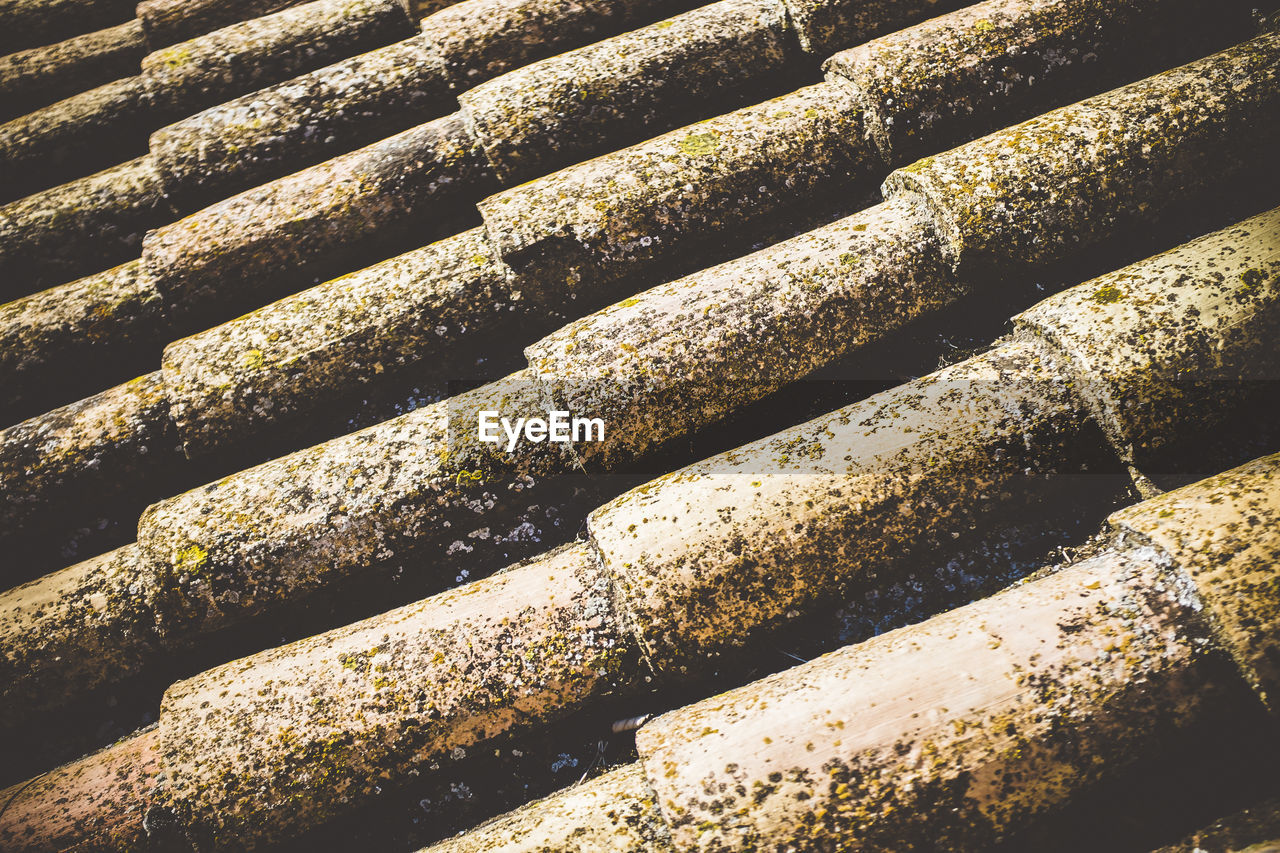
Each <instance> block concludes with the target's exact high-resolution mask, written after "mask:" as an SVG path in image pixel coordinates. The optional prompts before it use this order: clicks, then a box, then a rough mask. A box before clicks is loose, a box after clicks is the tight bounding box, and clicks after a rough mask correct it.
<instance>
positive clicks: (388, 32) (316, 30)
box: [142, 0, 413, 114]
mask: <svg viewBox="0 0 1280 853" xmlns="http://www.w3.org/2000/svg"><path fill="white" fill-rule="evenodd" d="M412 34H413V22H412V21H410V20H409V13H408V10H407V9H406V8H405V6H404V4H403V3H402V2H401V0H314V2H311V3H305V4H303V5H301V6H294V7H293V8H291V9H285V10H284V11H281V12H277V13H275V14H274V15H268V16H266V17H262V18H255V19H253V20H247V21H242V22H240V23H238V24H234V25H232V26H229V27H225V28H223V29H220V30H217V31H215V32H211V33H208V34H206V35H202V36H199V37H198V38H194V39H191V40H190V41H184V42H182V43H180V44H175V45H172V46H170V47H166V48H163V49H161V50H157V51H155V52H154V53H152V54H150V55H148V56H147V58H146V59H145V60H143V62H142V75H143V77H144V78H145V80H146V85H147V91H148V93H150V95H151V97H152V98H153V99H155V100H156V101H158V102H159V103H161V104H165V105H168V106H171V107H174V108H179V109H181V110H182V111H183V113H184V114H190V113H192V112H195V111H196V110H198V109H200V108H202V107H206V106H209V105H211V104H217V103H220V102H222V101H224V100H227V99H228V98H233V97H235V96H237V95H241V94H244V93H246V92H252V91H254V90H256V89H260V88H262V87H263V86H268V85H271V84H272V83H278V82H280V81H281V80H288V79H289V78H290V77H295V76H297V75H299V74H303V73H305V72H307V71H311V70H313V69H315V68H319V67H321V66H324V65H328V64H329V63H330V62H335V61H337V60H339V59H345V58H346V57H348V56H352V55H354V54H357V53H363V52H364V51H366V50H372V49H373V48H376V47H381V46H382V45H384V44H388V43H390V42H393V41H396V40H398V39H402V38H406V37H407V36H410V35H412Z"/></svg>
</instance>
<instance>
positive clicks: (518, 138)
mask: <svg viewBox="0 0 1280 853" xmlns="http://www.w3.org/2000/svg"><path fill="white" fill-rule="evenodd" d="M789 44H790V42H789V33H788V32H787V29H786V21H785V18H784V17H783V15H782V14H781V11H780V9H779V8H778V7H777V5H776V4H775V3H774V2H773V0H723V2H720V3H715V4H713V5H711V6H706V7H704V8H702V9H696V10H694V11H692V12H686V13H685V14H683V15H679V16H677V17H675V18H670V19H668V20H667V21H662V22H660V23H658V24H653V25H650V26H648V27H643V28H641V29H638V30H633V31H632V32H629V33H625V34H623V35H620V36H615V37H614V38H612V39H607V40H606V41H603V42H598V43H597V44H594V45H588V46H587V47H584V48H579V49H578V50H575V51H572V52H571V53H568V54H564V55H562V56H559V57H556V58H555V60H554V61H551V62H540V63H535V64H533V65H530V66H526V67H524V68H521V69H518V70H516V71H513V72H511V73H509V74H505V75H503V76H502V77H499V78H497V79H495V80H491V81H489V82H488V83H482V84H481V85H479V86H477V87H476V88H474V89H472V90H471V91H469V92H466V93H465V94H463V95H462V96H461V97H460V98H459V101H460V102H461V103H462V106H463V110H464V111H465V112H466V114H467V116H468V118H469V119H470V121H471V122H473V123H474V126H475V132H476V134H477V136H478V137H479V139H480V140H481V143H482V144H483V145H484V150H485V154H486V155H487V156H488V157H489V160H490V162H491V163H493V166H494V169H495V171H496V173H497V175H498V176H499V178H500V179H501V180H502V181H503V182H504V183H518V182H519V181H521V180H526V179H528V178H531V177H534V176H536V175H539V174H545V173H546V172H549V171H551V170H553V169H557V168H560V167H562V166H567V165H569V164H570V163H574V162H576V161H578V160H581V159H583V158H584V157H587V156H591V155H594V154H601V153H604V152H605V151H608V150H610V149H612V148H616V147H617V146H618V145H619V144H626V143H630V142H635V141H638V140H640V139H643V138H645V137H646V136H648V135H651V134H653V133H655V132H659V131H663V130H667V129H669V128H672V127H678V126H680V125H682V124H685V123H687V122H688V121H692V120H694V119H697V118H701V117H702V115H705V113H706V111H707V105H708V104H707V102H708V100H709V99H710V98H711V97H712V96H714V97H715V98H716V102H717V105H718V106H720V107H721V108H723V106H724V105H725V104H733V102H734V101H735V100H736V101H738V102H739V103H741V102H743V101H744V100H747V99H749V98H751V97H752V96H753V95H754V96H755V97H759V94H760V90H761V88H762V87H767V86H769V85H770V84H774V85H776V83H777V81H778V79H779V77H780V75H782V73H783V71H784V69H786V68H787V67H788V65H789V64H790V62H791V60H792V58H793V57H792V55H791V53H790V51H789V49H788V48H789ZM784 79H785V78H784Z"/></svg>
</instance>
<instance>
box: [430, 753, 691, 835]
mask: <svg viewBox="0 0 1280 853" xmlns="http://www.w3.org/2000/svg"><path fill="white" fill-rule="evenodd" d="M431 850H432V851H433V853H495V851H499V850H501V851H506V853H549V851H552V850H555V851H562V853H598V851H601V850H627V851H631V853H675V851H676V848H675V847H672V846H671V841H670V839H669V837H668V835H667V829H666V825H665V824H664V823H663V821H662V817H661V815H660V814H659V812H658V810H657V807H656V804H655V803H654V798H653V792H652V791H651V790H650V789H649V783H648V782H647V781H646V780H645V778H644V771H643V770H642V769H641V767H640V765H639V764H627V765H625V766H623V767H619V768H618V769H616V770H610V771H609V772H608V773H605V774H604V775H602V776H599V777H597V778H595V779H592V780H591V781H590V782H589V783H587V784H585V785H575V786H572V787H569V788H566V789H565V790H563V791H559V792H557V793H555V794H552V795H551V796H550V797H547V798H546V799H543V800H535V801H534V802H531V803H529V804H528V805H525V806H523V807H521V808H519V809H516V810H515V811H513V812H509V813H507V814H505V815H502V816H501V817H499V818H496V819H494V820H492V821H490V822H488V823H485V824H481V825H480V826H478V827H476V828H475V829H473V830H471V831H469V832H467V833H466V834H465V835H460V836H458V837H457V838H451V839H449V840H448V841H443V842H441V843H440V844H435V845H432V847H431Z"/></svg>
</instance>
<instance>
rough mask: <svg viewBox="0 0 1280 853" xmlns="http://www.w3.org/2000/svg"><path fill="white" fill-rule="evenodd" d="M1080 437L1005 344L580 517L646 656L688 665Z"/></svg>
mask: <svg viewBox="0 0 1280 853" xmlns="http://www.w3.org/2000/svg"><path fill="white" fill-rule="evenodd" d="M1087 436H1088V428H1087V426H1086V418H1085V416H1084V414H1083V412H1082V411H1078V407H1077V405H1076V404H1075V403H1074V401H1072V400H1071V398H1070V396H1069V395H1068V393H1067V392H1066V390H1065V389H1064V388H1063V387H1062V386H1061V385H1060V384H1059V380H1058V378H1057V376H1056V375H1055V372H1054V370H1053V368H1052V366H1051V365H1046V364H1043V363H1042V361H1041V355H1040V354H1039V353H1038V352H1037V351H1036V350H1035V349H1034V348H1032V347H1030V346H1026V345H1009V346H1004V347H998V348H997V349H995V350H993V351H992V352H990V353H988V354H987V355H984V356H979V357H977V358H974V359H970V360H969V361H965V362H962V363H960V364H958V365H955V366H953V367H950V368H946V369H944V370H942V371H939V372H937V373H934V374H930V375H929V376H927V377H924V378H922V379H919V380H916V381H915V382H911V383H908V384H906V385H903V386H900V387H899V388H895V389H892V390H890V391H886V392H884V393H882V394H878V395H876V396H874V397H870V398H868V399H867V400H864V401H861V402H859V403H855V404H853V405H851V406H848V407H845V408H843V409H839V410H837V411H835V412H833V413H831V414H829V415H825V416H823V417H820V418H817V419H815V420H813V421H810V422H809V423H806V424H801V425H800V426H797V427H793V428H792V429H789V430H785V431H783V432H781V433H778V434H777V435H774V436H771V437H769V438H766V439H762V440H760V441H757V442H754V443H752V444H748V445H745V446H743V447H741V448H739V449H737V450H734V451H730V452H729V453H726V454H722V455H721V456H719V457H715V458H712V459H710V460H706V461H704V462H700V463H696V464H694V465H691V466H689V467H687V468H684V469H681V470H679V471H676V472H674V473H672V474H668V475H666V476H664V477H660V478H658V479H656V480H654V481H652V482H651V483H649V484H647V485H645V486H641V487H639V488H637V489H634V490H632V491H631V492H628V493H627V494H625V495H623V496H622V497H620V498H618V499H617V500H615V501H613V502H611V503H610V504H608V505H606V506H604V507H602V508H601V509H598V510H596V511H595V512H593V513H592V514H591V516H590V518H589V519H588V521H587V525H588V529H589V531H590V533H591V536H592V537H593V539H594V540H595V542H596V543H597V545H598V547H599V549H600V553H601V555H602V556H603V559H604V562H605V567H606V568H607V569H608V570H609V571H610V572H611V573H612V574H614V575H615V576H616V577H617V578H618V579H619V584H620V587H621V590H622V593H623V595H624V596H625V600H626V602H627V606H628V608H629V610H630V611H631V612H632V613H634V614H635V617H634V619H635V622H636V624H637V629H638V631H639V633H640V637H641V642H642V645H643V647H644V651H645V653H646V655H647V658H648V660H649V661H650V663H651V665H652V666H653V667H654V669H655V670H656V671H657V672H658V673H660V674H668V675H672V676H676V675H679V674H680V673H682V672H686V671H687V672H689V673H690V674H691V675H696V674H698V673H701V672H703V671H704V670H706V668H708V667H711V668H714V667H715V666H716V665H717V664H716V661H717V658H718V657H719V656H720V655H721V654H724V653H727V652H728V651H729V650H730V649H732V648H733V647H734V646H735V645H739V644H742V643H744V642H746V641H747V639H748V638H749V637H750V636H751V634H752V633H753V632H755V631H759V630H763V629H765V628H767V627H768V626H771V625H775V624H777V623H779V622H781V621H782V620H783V619H784V618H785V617H786V614H787V613H788V612H789V611H803V610H804V609H805V608H806V607H810V606H812V605H813V604H814V602H815V601H817V600H819V599H821V600H828V601H830V600H840V596H841V591H842V590H843V589H844V588H845V587H846V585H847V584H848V583H849V582H851V581H852V580H853V579H854V578H857V577H858V576H859V574H860V572H863V571H870V570H871V569H872V567H874V568H875V570H876V571H878V572H879V571H883V570H885V569H886V567H887V566H890V565H892V564H893V561H894V560H895V559H899V558H901V557H902V556H904V555H906V554H908V553H910V551H911V549H912V548H914V547H928V545H927V543H928V542H929V541H932V540H933V538H934V537H938V536H942V535H945V534H946V533H947V532H948V531H950V530H954V529H958V526H959V525H961V524H964V523H966V520H967V519H968V518H970V517H971V514H977V513H981V512H989V511H991V509H993V508H994V505H995V504H998V498H997V497H996V496H998V495H999V494H1000V493H1001V492H1002V491H1003V490H1004V484H1005V483H1008V482H1011V481H1012V480H1014V479H1017V478H1022V477H1024V476H1026V474H1025V473H1024V472H1026V471H1027V470H1028V469H1031V470H1045V469H1048V470H1053V469H1057V468H1059V466H1061V465H1062V464H1063V462H1064V460H1069V459H1072V458H1078V456H1079V454H1080V452H1081V450H1080V448H1082V447H1085V446H1088V443H1089V440H1088V438H1087ZM1068 464H1069V463H1068ZM780 528H783V529H785V530H786V531H787V534H786V535H785V536H783V535H777V534H776V533H774V531H777V530H779V529H780Z"/></svg>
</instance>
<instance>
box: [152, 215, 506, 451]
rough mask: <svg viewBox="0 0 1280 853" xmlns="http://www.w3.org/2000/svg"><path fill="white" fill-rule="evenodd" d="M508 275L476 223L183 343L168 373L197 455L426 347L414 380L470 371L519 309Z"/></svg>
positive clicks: (188, 443) (180, 421) (312, 406)
mask: <svg viewBox="0 0 1280 853" xmlns="http://www.w3.org/2000/svg"><path fill="white" fill-rule="evenodd" d="M507 276H508V271H507V270H506V268H505V267H504V266H503V265H502V264H501V263H500V262H499V261H498V259H497V258H496V257H495V256H494V254H493V251H492V250H491V249H490V248H489V243H488V241H487V240H486V239H485V237H484V233H483V231H482V229H479V228H475V229H472V230H470V231H466V232H464V233H462V234H459V235H458V236H456V237H450V238H448V239H446V240H443V241H441V242H439V243H433V244H431V245H429V246H427V247H425V248H423V249H415V250H414V251H412V252H408V253H406V254H404V255H400V256H398V257H395V258H392V259H391V260H388V261H384V262H382V263H380V264H375V265H374V266H372V267H368V268H367V269H364V270H361V271H359V272H355V273H351V274H350V275H346V276H343V277H342V278H338V279H334V280H333V281H331V282H328V283H326V284H322V285H320V286H319V287H313V288H311V289H309V290H305V291H303V292H301V293H299V294H296V295H294V296H290V297H288V298H286V299H283V300H281V301H280V302H276V303H274V304H272V305H268V306H267V307H265V308H261V309H259V310H257V311H255V312H253V313H252V314H247V315H245V316H244V317H241V318H240V319H238V320H235V321H234V322H231V323H226V324H223V325H221V326H218V327H216V328H213V329H210V330H209V331H207V332H204V333H202V334H199V335H195V336H192V337H189V338H185V339H183V340H180V341H176V342H175V343H173V344H171V345H170V346H169V347H168V349H166V350H165V355H164V377H165V382H166V383H167V384H168V395H169V399H170V401H171V410H172V412H173V417H174V420H175V422H176V423H177V428H178V432H179V434H180V435H181V436H182V438H183V441H184V443H185V447H186V450H187V452H188V453H189V454H193V455H194V454H198V453H204V452H208V451H210V450H213V449H216V448H218V447H222V446H227V445H232V444H235V443H236V442H237V441H239V440H240V439H241V438H242V437H243V436H245V435H249V434H253V433H255V432H258V431H260V430H262V429H263V428H265V427H266V426H267V425H268V424H273V423H287V422H288V421H289V420H290V419H291V418H294V417H298V416H308V415H313V414H315V413H317V412H318V410H319V409H321V408H322V407H323V406H324V405H325V404H326V402H328V401H330V400H331V399H332V397H333V395H334V394H335V393H336V392H337V391H338V389H345V390H347V391H351V390H353V389H358V388H359V387H360V386H362V385H364V384H365V383H368V382H370V381H375V380H376V379H377V377H378V376H379V375H381V374H382V373H384V372H385V371H395V370H398V369H400V368H402V367H404V366H405V365H406V364H415V363H417V362H419V361H421V360H422V359H423V357H424V354H426V353H434V356H433V357H430V358H429V359H428V361H427V363H426V364H424V365H422V367H421V368H420V369H418V370H416V371H415V373H414V376H415V381H418V382H428V381H429V380H430V379H431V378H432V377H434V378H436V379H438V380H439V381H441V382H445V381H448V380H449V379H451V378H453V377H455V376H457V375H461V374H460V373H459V371H460V370H464V369H465V367H466V365H467V361H468V357H474V353H476V352H481V351H483V349H484V346H483V344H484V342H485V340H486V339H487V338H488V336H489V335H490V334H491V333H492V330H493V328H494V326H495V324H497V323H499V322H501V321H502V320H503V319H504V318H506V317H507V316H509V315H512V314H513V313H514V312H515V308H516V306H515V305H514V304H513V303H512V300H511V294H510V292H509V284H508V281H507ZM356 393H358V391H357V392H356Z"/></svg>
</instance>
